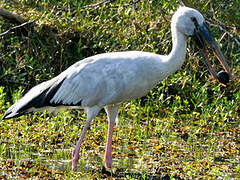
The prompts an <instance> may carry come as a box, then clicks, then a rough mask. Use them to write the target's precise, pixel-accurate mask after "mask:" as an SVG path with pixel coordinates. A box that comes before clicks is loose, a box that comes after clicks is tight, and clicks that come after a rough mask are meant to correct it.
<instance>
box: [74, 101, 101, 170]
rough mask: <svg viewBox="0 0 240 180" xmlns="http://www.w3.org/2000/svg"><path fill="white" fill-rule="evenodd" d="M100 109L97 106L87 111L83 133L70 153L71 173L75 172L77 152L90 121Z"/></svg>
mask: <svg viewBox="0 0 240 180" xmlns="http://www.w3.org/2000/svg"><path fill="white" fill-rule="evenodd" d="M100 109H101V108H99V107H98V106H93V107H91V108H88V109H87V120H86V123H85V126H84V128H83V131H82V134H81V136H80V138H79V140H78V141H77V144H76V147H75V148H74V150H73V152H72V171H73V172H76V171H77V164H78V160H79V151H80V147H81V144H82V142H83V138H84V135H85V134H86V132H87V130H88V128H89V126H90V123H91V121H92V119H93V118H94V117H95V116H96V115H97V113H98V112H99V110H100Z"/></svg>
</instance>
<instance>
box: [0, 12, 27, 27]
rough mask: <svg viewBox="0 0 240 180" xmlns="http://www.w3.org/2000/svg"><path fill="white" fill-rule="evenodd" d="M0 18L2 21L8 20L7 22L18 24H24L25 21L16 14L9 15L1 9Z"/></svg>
mask: <svg viewBox="0 0 240 180" xmlns="http://www.w3.org/2000/svg"><path fill="white" fill-rule="evenodd" d="M0 16H2V17H3V18H4V19H8V20H11V21H14V22H17V23H20V24H22V23H24V22H26V20H25V19H24V18H23V17H22V16H20V15H18V14H13V13H10V12H8V11H7V10H6V9H3V8H0Z"/></svg>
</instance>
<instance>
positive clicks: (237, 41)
mask: <svg viewBox="0 0 240 180" xmlns="http://www.w3.org/2000/svg"><path fill="white" fill-rule="evenodd" d="M206 22H207V23H208V24H209V25H210V26H213V27H217V28H219V29H220V30H221V31H223V32H225V33H226V34H227V35H228V36H230V37H231V38H232V39H233V40H234V41H235V42H236V43H237V45H238V46H239V47H240V42H239V40H238V39H237V38H235V37H234V36H233V35H232V34H231V33H230V32H229V31H227V30H226V29H224V28H223V27H222V26H220V25H216V24H213V23H211V22H209V21H206Z"/></svg>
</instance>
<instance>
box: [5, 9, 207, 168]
mask: <svg viewBox="0 0 240 180" xmlns="http://www.w3.org/2000/svg"><path fill="white" fill-rule="evenodd" d="M193 17H194V21H195V20H196V21H197V22H198V24H200V25H202V24H203V23H204V19H203V17H202V15H201V14H200V13H199V12H198V11H196V10H194V9H191V8H187V7H182V8H180V9H179V10H178V11H177V12H176V13H175V14H174V16H173V18H172V23H171V29H172V38H173V48H172V51H171V53H170V54H169V55H167V56H163V55H157V54H153V53H149V52H140V51H127V52H113V53H104V54H99V55H95V56H92V57H88V58H86V59H84V60H81V61H79V62H77V63H75V64H74V65H72V66H70V67H69V68H68V69H67V70H65V71H64V72H62V73H61V74H59V75H58V76H56V77H55V78H53V79H51V80H49V81H46V82H43V83H41V84H39V85H37V86H35V87H34V88H32V89H31V90H30V91H29V92H28V93H27V94H26V95H25V96H24V97H22V98H21V99H20V100H19V101H18V102H17V103H15V104H14V105H12V106H11V107H10V108H9V109H8V110H7V111H6V113H5V115H4V118H13V117H17V116H20V115H23V114H26V113H29V112H33V111H39V110H42V109H47V110H49V109H51V110H57V109H59V108H62V107H65V108H83V109H85V112H86V113H87V119H86V124H85V126H84V129H83V131H82V134H81V136H80V138H79V140H78V142H77V145H76V147H75V149H74V150H73V154H72V168H73V171H76V168H77V162H78V159H79V151H80V147H81V144H82V141H83V138H84V135H85V133H86V132H87V129H88V128H89V126H90V123H91V121H92V119H94V117H95V116H96V115H97V114H98V112H99V111H100V110H101V109H102V108H104V109H105V111H106V113H107V116H108V136H107V145H106V153H105V164H106V167H107V168H110V167H111V164H112V135H113V126H114V123H115V121H117V119H118V118H117V114H118V108H119V106H120V103H122V102H125V101H128V100H131V99H135V98H138V97H141V96H144V95H145V94H147V93H148V91H149V90H150V89H152V88H153V87H154V86H155V85H156V84H157V83H158V82H159V81H161V80H162V79H164V78H166V77H167V76H168V75H170V74H172V73H174V72H175V71H176V70H177V69H178V68H179V67H180V66H181V65H182V64H183V62H184V58H185V55H186V37H187V36H191V35H193V34H194V32H195V29H196V24H194V21H193V19H192V18H193Z"/></svg>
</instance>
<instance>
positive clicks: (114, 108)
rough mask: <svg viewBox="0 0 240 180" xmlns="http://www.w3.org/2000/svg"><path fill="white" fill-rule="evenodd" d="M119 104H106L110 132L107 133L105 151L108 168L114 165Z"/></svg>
mask: <svg viewBox="0 0 240 180" xmlns="http://www.w3.org/2000/svg"><path fill="white" fill-rule="evenodd" d="M118 109H119V105H111V106H106V107H105V111H106V113H107V116H108V134H107V144H106V151H105V166H106V168H111V166H112V136H113V126H114V123H115V120H117V114H118Z"/></svg>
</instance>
